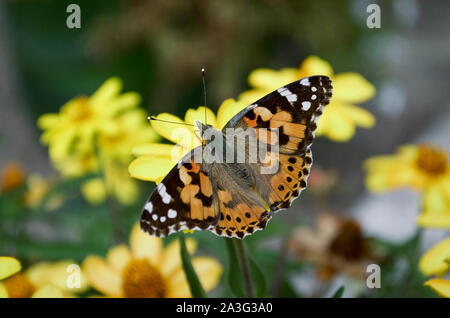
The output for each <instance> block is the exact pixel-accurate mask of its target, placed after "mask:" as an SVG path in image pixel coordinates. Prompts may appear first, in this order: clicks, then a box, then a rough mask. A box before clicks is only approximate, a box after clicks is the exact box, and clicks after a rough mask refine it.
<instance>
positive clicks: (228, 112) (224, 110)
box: [217, 98, 247, 129]
mask: <svg viewBox="0 0 450 318" xmlns="http://www.w3.org/2000/svg"><path fill="white" fill-rule="evenodd" d="M246 106H247V104H245V103H243V102H242V101H236V100H234V99H233V98H228V99H226V100H224V101H223V103H222V105H220V107H219V110H218V111H217V128H218V129H222V128H223V127H224V126H225V125H226V124H227V123H228V121H230V119H231V118H233V117H234V115H236V114H237V113H239V112H240V111H241V110H243V109H244V108H245V107H246Z"/></svg>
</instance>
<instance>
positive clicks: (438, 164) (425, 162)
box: [416, 146, 447, 176]
mask: <svg viewBox="0 0 450 318" xmlns="http://www.w3.org/2000/svg"><path fill="white" fill-rule="evenodd" d="M416 164H417V166H418V167H419V169H420V170H422V171H423V172H425V173H427V174H429V175H432V176H438V175H441V174H444V173H445V172H446V170H447V156H446V154H445V152H444V151H442V150H438V149H435V148H432V147H429V146H419V151H418V155H417V159H416Z"/></svg>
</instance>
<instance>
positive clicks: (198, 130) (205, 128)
mask: <svg viewBox="0 0 450 318" xmlns="http://www.w3.org/2000/svg"><path fill="white" fill-rule="evenodd" d="M194 125H195V129H194V131H195V134H196V135H197V137H198V138H199V139H200V140H201V141H202V144H205V143H206V141H205V136H210V135H211V132H212V131H211V130H215V129H214V127H213V126H211V125H208V124H204V123H202V122H201V121H200V120H196V121H195V122H194Z"/></svg>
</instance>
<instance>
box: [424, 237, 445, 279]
mask: <svg viewBox="0 0 450 318" xmlns="http://www.w3.org/2000/svg"><path fill="white" fill-rule="evenodd" d="M449 257H450V237H448V238H446V239H445V240H443V241H442V242H439V243H438V244H436V245H435V246H433V247H432V248H431V249H429V250H428V251H427V252H425V254H423V255H422V257H421V258H420V261H419V268H420V270H421V271H422V273H423V274H424V275H425V276H428V275H441V274H443V273H445V272H446V271H448V270H449V266H448V264H447V263H446V261H445V260H446V259H448V258H449Z"/></svg>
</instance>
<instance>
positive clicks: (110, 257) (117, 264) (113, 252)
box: [106, 244, 131, 274]
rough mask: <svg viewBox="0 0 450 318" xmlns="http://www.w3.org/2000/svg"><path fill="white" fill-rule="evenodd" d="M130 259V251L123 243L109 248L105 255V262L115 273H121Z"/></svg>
mask: <svg viewBox="0 0 450 318" xmlns="http://www.w3.org/2000/svg"><path fill="white" fill-rule="evenodd" d="M130 260H131V253H130V250H129V249H128V247H127V246H126V245H125V244H121V245H118V246H115V247H113V248H111V249H110V250H109V251H108V254H107V255H106V262H107V263H108V265H109V267H111V268H112V269H114V270H115V271H116V272H117V273H119V274H122V271H123V269H124V268H125V267H126V266H127V264H128V263H129V262H130Z"/></svg>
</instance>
